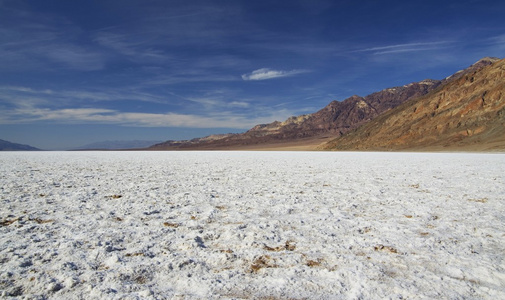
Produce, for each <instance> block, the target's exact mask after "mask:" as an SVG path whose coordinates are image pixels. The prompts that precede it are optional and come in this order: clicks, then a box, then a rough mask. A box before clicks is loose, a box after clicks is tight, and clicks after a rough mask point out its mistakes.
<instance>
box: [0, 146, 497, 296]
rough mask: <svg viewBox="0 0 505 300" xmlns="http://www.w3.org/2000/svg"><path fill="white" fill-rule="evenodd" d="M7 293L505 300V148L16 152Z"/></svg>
mask: <svg viewBox="0 0 505 300" xmlns="http://www.w3.org/2000/svg"><path fill="white" fill-rule="evenodd" d="M0 171H1V172H0V183H1V185H0V197H1V198H0V201H1V207H0V220H1V224H0V264H1V265H0V295H1V296H2V297H9V296H14V297H18V298H33V299H45V298H51V299H83V298H86V299H93V298H94V299H170V298H185V299H191V298H225V299H226V298H229V299H241V298H256V299H257V298H269V299H275V298H282V299H286V298H293V299H302V298H311V299H314V298H320V299H348V298H353V299H357V298H365V299H371V298H384V297H388V298H392V299H402V298H409V297H411V298H425V299H428V298H451V299H455V298H488V299H499V298H501V299H505V262H504V257H505V188H504V187H505V175H504V174H505V156H504V155H503V154H448V153H446V154H416V153H342V152H337V153H333V152H331V153H330V152H36V153H33V152H4V153H0Z"/></svg>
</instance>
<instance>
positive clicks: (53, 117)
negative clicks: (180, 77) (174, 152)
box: [0, 108, 291, 129]
mask: <svg viewBox="0 0 505 300" xmlns="http://www.w3.org/2000/svg"><path fill="white" fill-rule="evenodd" d="M290 115H291V112H289V111H285V110H281V111H277V112H275V114H270V115H267V116H263V117H259V118H249V117H247V116H245V115H240V114H234V113H230V112H221V113H219V114H216V115H215V116H207V115H203V116H202V115H195V114H180V113H171V112H168V113H137V112H121V111H117V110H112V109H100V108H66V109H48V108H43V109H33V108H32V109H26V108H19V109H16V110H14V111H11V112H10V113H8V114H4V115H3V116H2V115H0V124H23V123H34V122H51V123H64V124H113V125H121V126H131V127H185V128H238V129H249V128H251V127H253V126H254V125H257V124H260V123H270V122H272V121H273V120H275V119H278V120H284V119H286V118H287V117H289V116H290Z"/></svg>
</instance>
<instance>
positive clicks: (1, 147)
mask: <svg viewBox="0 0 505 300" xmlns="http://www.w3.org/2000/svg"><path fill="white" fill-rule="evenodd" d="M0 151H40V149H38V148H35V147H32V146H29V145H23V144H16V143H12V142H9V141H5V140H0Z"/></svg>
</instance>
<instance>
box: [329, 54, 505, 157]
mask: <svg viewBox="0 0 505 300" xmlns="http://www.w3.org/2000/svg"><path fill="white" fill-rule="evenodd" d="M488 61H492V62H494V63H492V64H491V65H489V64H487V66H485V67H482V66H481V67H480V68H479V67H477V68H472V69H470V70H469V71H467V72H460V73H456V75H455V76H454V77H453V78H449V79H451V80H449V82H448V83H447V84H445V85H442V86H441V87H440V88H439V89H436V90H434V91H433V92H431V93H428V94H426V95H424V96H422V97H419V98H415V99H412V100H410V101H407V102H405V103H403V104H402V105H400V106H398V107H396V108H394V109H392V110H390V111H388V112H386V113H385V114H383V115H381V116H379V117H377V118H375V119H374V120H372V121H371V122H369V123H367V124H366V125H363V126H362V127H360V128H358V129H356V130H355V131H352V132H350V133H348V134H347V135H345V136H342V137H339V138H337V139H335V140H333V141H331V142H329V143H328V144H326V145H325V146H324V147H322V148H323V149H336V150H477V151H493V150H503V149H505V59H502V60H496V59H492V60H488ZM478 63H482V62H481V61H479V62H478Z"/></svg>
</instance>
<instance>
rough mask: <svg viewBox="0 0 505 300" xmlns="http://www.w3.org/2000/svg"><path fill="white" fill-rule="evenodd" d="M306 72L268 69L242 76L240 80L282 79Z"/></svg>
mask: <svg viewBox="0 0 505 300" xmlns="http://www.w3.org/2000/svg"><path fill="white" fill-rule="evenodd" d="M307 72H308V71H306V70H291V71H278V70H272V69H269V68H261V69H258V70H254V71H252V72H251V73H249V74H243V75H242V79H243V80H245V81H249V80H268V79H275V78H282V77H290V76H295V75H298V74H302V73H307Z"/></svg>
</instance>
